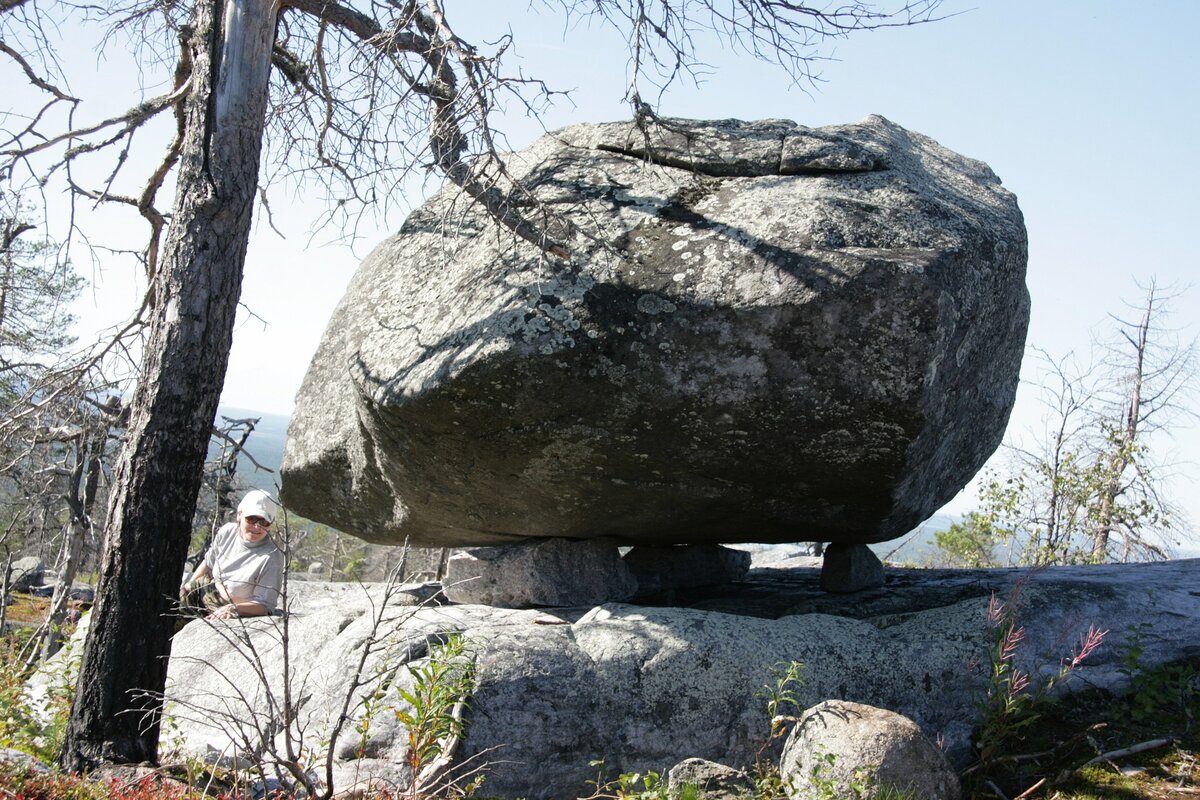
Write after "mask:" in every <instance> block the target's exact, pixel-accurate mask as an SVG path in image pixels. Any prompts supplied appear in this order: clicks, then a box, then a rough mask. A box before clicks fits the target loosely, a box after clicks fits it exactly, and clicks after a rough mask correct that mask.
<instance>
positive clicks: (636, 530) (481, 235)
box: [283, 117, 1029, 545]
mask: <svg viewBox="0 0 1200 800" xmlns="http://www.w3.org/2000/svg"><path fill="white" fill-rule="evenodd" d="M508 167H509V170H510V172H511V174H512V176H513V177H514V178H516V179H517V180H519V181H521V182H522V183H523V184H524V186H525V187H527V189H528V190H529V191H530V192H531V194H532V196H533V197H535V198H536V199H537V201H538V203H540V204H541V205H540V207H537V206H535V205H534V204H532V203H529V204H526V205H525V206H524V212H525V213H526V214H527V215H528V216H529V217H530V218H531V219H535V220H541V219H543V218H544V216H543V215H546V214H549V215H551V217H550V219H551V221H550V222H549V223H548V225H547V230H548V231H549V233H550V234H551V235H552V236H553V237H555V238H557V239H558V240H559V241H562V242H563V243H565V244H566V246H567V248H568V250H569V251H570V258H569V259H566V260H564V259H559V258H556V257H554V256H546V255H544V254H542V253H540V252H539V251H538V250H537V249H536V248H534V247H533V246H531V245H528V244H526V243H524V242H522V241H519V240H516V239H515V237H514V236H513V235H511V234H510V233H507V232H498V231H497V229H496V228H495V227H494V226H493V225H492V224H491V223H490V222H489V221H488V220H487V219H486V217H485V216H484V214H483V212H482V211H480V210H479V208H478V207H477V206H475V205H473V204H472V203H470V202H469V201H468V200H467V199H466V198H465V197H464V196H463V195H462V194H460V193H459V192H458V191H457V190H453V189H449V190H445V191H443V192H441V193H439V194H438V195H437V196H435V197H434V198H433V199H432V200H430V201H429V202H428V203H426V204H425V205H424V206H423V207H421V208H420V209H418V210H417V211H415V212H414V213H413V214H412V215H411V216H410V217H409V218H408V220H407V221H406V222H405V223H404V225H403V227H402V228H401V230H400V231H399V233H397V234H396V235H395V236H393V237H392V238H391V239H389V240H387V241H385V242H384V243H383V244H381V245H380V246H379V247H378V248H376V250H375V251H374V252H373V253H372V254H371V255H370V256H369V257H368V258H367V259H366V261H365V262H364V263H363V265H362V266H361V267H360V268H359V271H358V273H357V274H356V276H355V278H354V280H353V282H352V284H351V286H350V288H349V289H348V291H347V294H346V296H345V297H344V298H343V300H342V302H341V304H340V305H339V307H338V309H337V310H336V312H335V313H334V315H333V318H332V320H331V321H330V323H329V327H328V329H327V330H326V332H325V336H324V340H323V342H322V344H321V346H320V349H319V350H318V352H317V354H316V356H315V358H314V360H313V363H312V365H311V367H310V369H309V372H308V375H307V377H306V379H305V382H304V386H303V388H302V389H301V391H300V394H299V396H298V398H297V407H296V412H295V415H294V416H293V419H292V424H291V429H290V431H289V438H288V444H287V449H286V453H285V460H284V465H283V499H284V500H285V502H287V503H288V504H289V505H290V506H291V507H292V508H293V509H295V510H296V511H298V512H299V513H301V514H303V515H305V516H307V517H310V518H312V519H315V520H319V521H322V522H326V523H328V524H330V525H333V526H335V527H337V528H339V529H341V530H344V531H347V532H351V533H354V534H356V535H358V536H361V537H363V538H365V539H368V540H371V541H381V542H395V543H401V542H404V541H406V540H407V541H408V542H410V543H411V544H414V545H468V544H496V543H502V542H505V541H514V540H519V539H522V538H525V537H571V538H591V537H599V536H607V537H614V538H616V539H618V540H619V541H624V542H626V543H647V544H668V543H705V542H738V541H758V542H781V541H812V540H821V541H830V542H842V543H865V542H877V541H883V540H886V539H890V538H893V537H896V536H898V535H901V534H903V533H904V532H906V531H908V530H909V529H911V528H912V527H913V526H914V525H915V524H917V523H919V522H920V521H921V520H922V519H924V518H925V517H926V516H928V515H929V514H930V513H931V512H932V511H933V510H935V509H937V508H938V507H939V506H941V505H942V504H944V503H945V502H946V501H947V500H948V499H949V498H951V497H952V496H953V495H954V494H955V493H956V492H957V491H958V490H959V489H960V488H961V487H962V486H963V485H964V484H965V483H966V482H967V481H968V480H969V479H970V478H971V476H972V475H974V473H975V471H976V470H977V469H978V468H979V466H980V465H981V464H982V463H983V462H984V460H985V459H986V458H987V456H988V455H990V454H991V453H992V451H993V450H994V449H995V448H996V446H997V444H998V443H999V441H1000V438H1001V435H1002V433H1003V430H1004V427H1005V424H1006V422H1007V419H1008V414H1009V411H1010V409H1011V406H1012V402H1013V396H1014V392H1015V390H1016V386H1017V375H1018V369H1019V365H1020V360H1021V354H1022V350H1023V346H1024V340H1025V330H1026V326H1027V323H1028V317H1029V297H1028V293H1027V291H1026V289H1025V283H1024V276H1025V263H1026V235H1025V229H1024V224H1023V221H1022V217H1021V213H1020V211H1019V209H1018V208H1017V203H1016V200H1015V198H1014V197H1013V195H1012V194H1011V193H1009V192H1008V191H1006V190H1005V189H1004V188H1003V187H1002V186H1001V184H1000V181H999V179H998V178H997V177H996V176H995V174H993V173H992V171H991V170H990V169H989V168H988V167H987V166H986V165H985V164H983V163H981V162H978V161H973V160H971V159H967V158H964V157H962V156H959V155H957V154H955V153H953V152H951V151H949V150H946V149H945V148H943V147H941V146H939V145H938V144H937V143H936V142H934V141H932V140H931V139H928V138H926V137H924V136H921V135H919V134H915V133H912V132H909V131H906V130H904V129H903V128H901V127H899V126H897V125H895V124H893V123H891V122H889V121H887V120H885V119H883V118H880V117H869V118H867V119H866V120H864V121H863V122H861V123H859V124H855V125H844V126H835V127H828V128H817V129H809V128H805V127H802V126H798V125H796V124H794V123H791V122H787V121H782V120H765V121H759V122H740V121H736V120H725V121H719V122H698V121H688V120H665V121H663V122H662V123H660V124H657V125H654V126H651V127H649V128H647V129H646V130H644V131H643V130H639V129H638V128H636V127H635V126H633V125H632V124H630V123H612V124H603V125H577V126H573V127H570V128H566V129H563V130H561V131H558V132H556V133H553V134H550V135H548V136H546V137H543V138H542V139H541V140H539V141H538V142H536V143H535V144H534V145H533V146H532V147H530V148H529V149H528V150H526V151H523V152H521V153H517V154H514V155H512V156H511V157H510V158H509V160H508Z"/></svg>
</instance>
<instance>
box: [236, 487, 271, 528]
mask: <svg viewBox="0 0 1200 800" xmlns="http://www.w3.org/2000/svg"><path fill="white" fill-rule="evenodd" d="M237 510H238V513H239V514H241V515H242V516H243V517H262V518H263V519H265V520H266V521H267V522H274V521H275V501H274V500H272V499H271V495H269V494H267V493H266V492H264V491H263V490H261V489H253V490H251V491H249V492H246V496H245V497H243V498H242V502H240V503H238V508H237Z"/></svg>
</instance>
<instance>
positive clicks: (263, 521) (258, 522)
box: [246, 517, 271, 528]
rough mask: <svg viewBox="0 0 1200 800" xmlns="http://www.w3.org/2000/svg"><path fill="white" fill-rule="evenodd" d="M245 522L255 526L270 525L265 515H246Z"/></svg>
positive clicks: (264, 526)
mask: <svg viewBox="0 0 1200 800" xmlns="http://www.w3.org/2000/svg"><path fill="white" fill-rule="evenodd" d="M246 522H248V523H250V524H251V525H253V526H254V527H256V528H269V527H271V521H270V520H269V519H267V518H265V517H246Z"/></svg>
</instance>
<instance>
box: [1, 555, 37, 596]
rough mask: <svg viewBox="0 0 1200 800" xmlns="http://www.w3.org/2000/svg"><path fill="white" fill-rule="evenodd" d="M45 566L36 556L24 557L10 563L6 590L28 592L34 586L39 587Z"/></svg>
mask: <svg viewBox="0 0 1200 800" xmlns="http://www.w3.org/2000/svg"><path fill="white" fill-rule="evenodd" d="M45 571H46V564H45V562H43V561H42V560H41V559H40V558H38V557H37V556H26V557H25V558H18V559H17V560H16V561H14V562H12V571H11V572H10V573H9V578H8V580H9V583H8V590H9V591H10V592H28V591H29V590H30V589H32V588H33V587H35V586H40V585H41V583H42V579H43V577H44V576H45Z"/></svg>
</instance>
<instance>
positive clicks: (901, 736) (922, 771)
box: [779, 700, 962, 800]
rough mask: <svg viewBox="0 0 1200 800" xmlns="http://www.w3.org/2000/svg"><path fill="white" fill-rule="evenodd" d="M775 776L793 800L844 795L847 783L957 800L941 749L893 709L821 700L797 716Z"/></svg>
mask: <svg viewBox="0 0 1200 800" xmlns="http://www.w3.org/2000/svg"><path fill="white" fill-rule="evenodd" d="M779 772H780V774H781V776H782V777H783V779H784V782H785V783H786V784H787V785H788V786H789V792H790V795H791V797H792V798H794V800H815V798H821V797H828V796H830V792H833V793H834V795H833V796H836V797H850V796H854V795H852V794H851V788H850V787H851V784H852V783H854V784H863V783H865V784H866V785H867V787H868V789H867V792H866V794H863V795H862V796H863V797H865V798H870V797H874V796H875V793H876V792H877V791H879V790H881V789H883V788H884V787H892V788H895V789H901V790H905V791H908V792H910V793H911V794H912V795H913V796H914V797H919V798H921V800H958V798H959V797H960V796H961V791H962V790H961V788H960V786H959V783H958V776H957V775H955V773H954V770H953V769H951V767H950V764H949V762H948V761H947V760H946V757H945V756H944V755H943V754H942V751H941V750H939V749H938V748H937V747H935V746H934V745H933V744H932V743H931V742H930V741H929V740H928V739H927V738H925V735H924V734H923V733H922V732H921V729H920V728H919V727H917V724H916V723H914V722H913V721H912V720H910V719H908V718H907V717H904V716H901V715H900V714H897V713H895V712H893V711H887V710H885V709H882V708H875V707H874V706H868V705H862V704H860V703H850V702H846V701H843V700H826V701H825V702H823V703H819V704H818V705H815V706H813V707H812V708H810V709H808V710H807V711H805V712H804V713H803V714H801V715H800V720H799V722H797V724H796V727H795V729H794V730H793V731H792V733H791V734H790V735H789V736H788V740H787V743H786V744H785V745H784V748H783V758H782V760H781V762H780V765H779Z"/></svg>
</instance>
